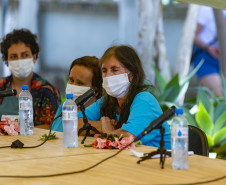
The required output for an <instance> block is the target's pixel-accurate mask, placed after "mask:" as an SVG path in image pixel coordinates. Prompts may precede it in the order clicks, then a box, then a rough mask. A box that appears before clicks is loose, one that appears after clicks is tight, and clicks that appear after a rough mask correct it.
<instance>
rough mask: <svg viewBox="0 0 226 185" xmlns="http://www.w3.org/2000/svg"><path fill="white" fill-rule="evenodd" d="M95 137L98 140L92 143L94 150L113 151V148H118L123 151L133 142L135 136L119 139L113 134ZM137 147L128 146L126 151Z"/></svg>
mask: <svg viewBox="0 0 226 185" xmlns="http://www.w3.org/2000/svg"><path fill="white" fill-rule="evenodd" d="M94 137H95V138H96V140H95V141H94V142H93V143H92V146H93V147H94V148H98V149H111V148H118V149H120V150H121V149H123V148H124V147H125V146H127V145H128V144H130V143H132V142H133V139H134V138H133V136H130V137H122V136H120V137H118V136H117V135H112V134H106V133H101V134H95V135H94ZM134 147H135V145H134V143H132V144H131V145H129V146H127V147H126V149H130V148H134Z"/></svg>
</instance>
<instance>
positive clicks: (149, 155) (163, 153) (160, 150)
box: [137, 125, 171, 169]
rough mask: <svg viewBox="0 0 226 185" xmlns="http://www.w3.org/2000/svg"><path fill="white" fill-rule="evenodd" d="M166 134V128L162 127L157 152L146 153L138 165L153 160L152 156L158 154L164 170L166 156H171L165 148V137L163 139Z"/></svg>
mask: <svg viewBox="0 0 226 185" xmlns="http://www.w3.org/2000/svg"><path fill="white" fill-rule="evenodd" d="M164 133H165V128H164V127H162V125H161V126H160V134H161V140H160V141H159V145H160V147H159V148H158V149H157V150H156V151H153V152H151V153H145V154H144V157H141V159H140V160H139V161H137V163H138V164H140V162H141V161H144V160H146V159H152V156H154V155H156V154H160V165H161V168H162V169H163V168H164V164H165V158H166V155H168V156H171V153H170V152H168V151H167V150H166V149H165V147H164V137H163V136H164Z"/></svg>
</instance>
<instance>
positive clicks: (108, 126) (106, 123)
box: [100, 116, 134, 137]
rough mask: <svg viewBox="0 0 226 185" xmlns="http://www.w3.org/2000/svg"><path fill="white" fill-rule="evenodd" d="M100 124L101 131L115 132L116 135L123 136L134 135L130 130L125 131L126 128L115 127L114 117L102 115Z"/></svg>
mask: <svg viewBox="0 0 226 185" xmlns="http://www.w3.org/2000/svg"><path fill="white" fill-rule="evenodd" d="M100 125H101V126H102V132H103V133H110V134H116V135H117V136H120V135H123V136H124V137H129V136H134V135H133V134H131V133H130V132H127V131H126V130H123V129H121V128H119V129H116V128H115V127H116V125H117V121H116V120H114V119H110V118H108V117H105V116H103V117H102V118H101V124H100Z"/></svg>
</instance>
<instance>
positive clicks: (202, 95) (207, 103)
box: [197, 88, 212, 112]
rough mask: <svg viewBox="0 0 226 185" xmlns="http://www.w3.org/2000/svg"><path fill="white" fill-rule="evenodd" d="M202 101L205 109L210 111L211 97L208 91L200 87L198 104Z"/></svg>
mask: <svg viewBox="0 0 226 185" xmlns="http://www.w3.org/2000/svg"><path fill="white" fill-rule="evenodd" d="M200 102H201V103H202V105H203V106H204V107H205V109H206V110H207V111H208V112H209V108H210V106H211V104H212V103H211V102H210V98H209V96H208V95H207V93H206V92H205V91H204V90H203V89H202V88H199V91H198V95H197V105H199V104H200Z"/></svg>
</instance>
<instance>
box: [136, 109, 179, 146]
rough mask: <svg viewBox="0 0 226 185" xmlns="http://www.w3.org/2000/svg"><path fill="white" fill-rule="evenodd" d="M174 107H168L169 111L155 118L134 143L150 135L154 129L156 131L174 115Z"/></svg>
mask: <svg viewBox="0 0 226 185" xmlns="http://www.w3.org/2000/svg"><path fill="white" fill-rule="evenodd" d="M175 109H176V107H175V106H172V107H170V108H169V109H167V110H166V111H165V112H163V113H162V115H161V116H159V117H158V118H156V119H155V120H153V121H152V122H151V123H150V124H149V125H148V126H147V128H145V129H144V131H143V132H141V133H140V134H139V135H138V136H137V137H136V138H135V139H134V142H136V141H138V140H140V139H141V138H142V137H144V136H145V135H147V134H148V133H150V132H151V131H152V130H154V129H158V128H159V127H160V126H161V125H162V124H163V122H164V121H166V120H167V119H169V118H170V117H171V116H173V115H174V113H175Z"/></svg>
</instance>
